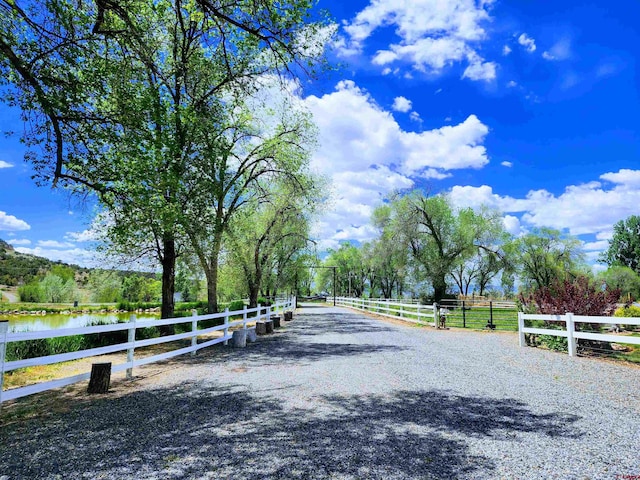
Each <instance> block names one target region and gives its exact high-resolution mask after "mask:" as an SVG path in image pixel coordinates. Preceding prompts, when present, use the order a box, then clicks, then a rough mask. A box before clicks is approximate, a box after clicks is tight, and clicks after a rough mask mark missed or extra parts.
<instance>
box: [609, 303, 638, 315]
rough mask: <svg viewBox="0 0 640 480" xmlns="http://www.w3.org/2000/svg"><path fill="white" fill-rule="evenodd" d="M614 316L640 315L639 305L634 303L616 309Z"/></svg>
mask: <svg viewBox="0 0 640 480" xmlns="http://www.w3.org/2000/svg"><path fill="white" fill-rule="evenodd" d="M613 316H614V317H640V307H638V306H636V305H627V306H625V307H620V308H618V309H616V311H615V312H614V314H613Z"/></svg>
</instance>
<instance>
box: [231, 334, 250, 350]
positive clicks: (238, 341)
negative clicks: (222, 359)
mask: <svg viewBox="0 0 640 480" xmlns="http://www.w3.org/2000/svg"><path fill="white" fill-rule="evenodd" d="M231 346H232V347H235V348H243V347H246V346H247V331H246V330H235V331H234V332H233V333H232V334H231Z"/></svg>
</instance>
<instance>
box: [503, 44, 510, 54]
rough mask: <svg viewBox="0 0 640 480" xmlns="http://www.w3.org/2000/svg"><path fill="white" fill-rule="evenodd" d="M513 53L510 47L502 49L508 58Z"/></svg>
mask: <svg viewBox="0 0 640 480" xmlns="http://www.w3.org/2000/svg"><path fill="white" fill-rule="evenodd" d="M510 53H511V47H510V46H509V45H505V46H504V47H502V55H504V56H507V55H509V54H510Z"/></svg>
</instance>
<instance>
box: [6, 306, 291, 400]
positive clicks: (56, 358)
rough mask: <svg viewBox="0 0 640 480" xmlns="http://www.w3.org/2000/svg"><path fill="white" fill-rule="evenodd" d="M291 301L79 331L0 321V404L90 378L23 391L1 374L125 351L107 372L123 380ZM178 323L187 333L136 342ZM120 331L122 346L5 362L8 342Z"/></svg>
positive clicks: (224, 340) (43, 384)
mask: <svg viewBox="0 0 640 480" xmlns="http://www.w3.org/2000/svg"><path fill="white" fill-rule="evenodd" d="M295 304H296V303H295V297H294V298H290V299H288V300H285V301H280V302H277V303H275V304H274V305H272V306H270V307H261V306H259V307H257V308H250V309H248V308H247V307H246V306H245V307H244V309H243V310H235V311H229V309H226V310H225V311H224V312H220V313H213V314H208V315H197V314H196V312H195V310H194V312H193V315H192V316H191V317H182V318H167V319H163V320H145V321H137V320H136V316H135V315H131V318H130V321H129V322H128V323H115V324H112V325H99V326H93V327H80V328H59V329H53V330H42V331H34V332H16V333H8V328H9V322H8V321H6V320H4V321H0V403H2V402H4V401H7V400H13V399H15V398H20V397H24V396H27V395H32V394H34V393H39V392H44V391H46V390H51V389H53V388H58V387H64V386H66V385H71V384H72V383H76V382H81V381H83V380H87V379H88V378H89V377H90V376H91V372H85V373H81V374H79V375H74V376H71V377H66V378H61V379H57V380H51V381H48V382H41V383H37V384H35V385H29V386H26V387H20V388H13V389H10V390H4V391H3V389H2V384H3V380H4V374H5V372H10V371H12V370H16V369H18V368H25V367H33V366H37V365H50V364H53V363H59V362H67V361H70V360H78V359H81V358H87V357H95V356H98V355H105V354H108V353H115V352H121V351H124V350H126V351H127V360H126V362H124V363H121V364H117V365H114V366H112V369H111V372H112V373H116V372H120V371H123V370H126V372H127V377H128V378H131V377H132V372H133V368H134V367H139V366H141V365H146V364H148V363H153V362H158V361H160V360H165V359H167V358H171V357H176V356H178V355H184V354H186V353H191V354H192V355H195V353H196V352H197V351H198V350H200V349H203V348H206V347H210V346H212V345H215V344H217V343H224V344H225V345H226V344H227V342H228V341H229V340H230V339H231V334H230V333H229V329H230V328H232V327H236V326H240V325H242V328H245V329H246V328H247V322H254V321H258V320H260V319H262V318H269V317H270V315H271V314H274V313H279V312H284V311H285V310H293V309H294V308H295ZM252 313H255V314H256V316H254V317H249V316H248V315H249V314H252ZM239 315H242V319H238V320H235V321H232V320H231V317H232V316H239ZM217 318H222V319H224V323H223V324H222V325H217V326H215V327H210V328H204V329H200V330H199V329H198V322H200V321H202V320H212V319H217ZM181 323H190V324H191V331H188V332H184V333H178V334H175V335H167V336H163V337H157V338H149V339H145V340H136V339H135V338H136V329H138V328H145V327H161V326H164V325H176V324H181ZM122 330H127V331H128V340H127V342H126V343H119V344H115V345H109V346H106V347H98V348H91V349H87V350H80V351H77V352H69V353H61V354H57V355H49V356H46V357H35V358H29V359H25V360H15V361H11V362H6V361H5V352H6V346H7V344H8V343H11V342H20V341H23V340H38V339H43V338H55V337H66V336H70V335H89V334H92V333H106V332H118V331H122ZM219 331H220V332H222V336H220V337H217V338H213V339H210V340H205V341H204V342H202V343H198V337H199V336H201V335H206V334H210V333H213V332H219ZM188 338H190V339H191V345H190V346H188V347H184V348H180V349H177V350H171V351H169V352H165V353H161V354H157V355H153V356H150V357H145V358H139V359H135V357H134V353H135V349H136V348H140V347H147V346H150V345H158V344H161V343H166V342H174V341H176V340H183V339H188Z"/></svg>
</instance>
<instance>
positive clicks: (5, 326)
mask: <svg viewBox="0 0 640 480" xmlns="http://www.w3.org/2000/svg"><path fill="white" fill-rule="evenodd" d="M8 331H9V320H0V403H2V384H3V382H4V357H5V355H6V353H7V332H8Z"/></svg>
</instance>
